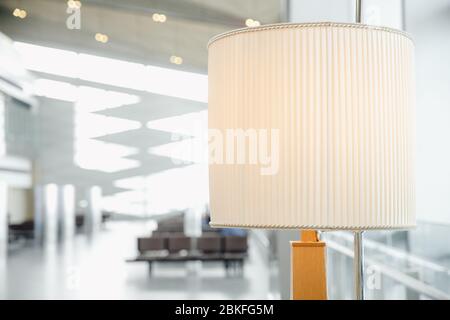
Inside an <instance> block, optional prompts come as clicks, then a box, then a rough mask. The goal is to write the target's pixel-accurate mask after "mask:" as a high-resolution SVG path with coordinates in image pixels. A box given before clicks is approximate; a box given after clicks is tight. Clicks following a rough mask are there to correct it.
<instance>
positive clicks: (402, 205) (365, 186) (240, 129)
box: [208, 1, 415, 299]
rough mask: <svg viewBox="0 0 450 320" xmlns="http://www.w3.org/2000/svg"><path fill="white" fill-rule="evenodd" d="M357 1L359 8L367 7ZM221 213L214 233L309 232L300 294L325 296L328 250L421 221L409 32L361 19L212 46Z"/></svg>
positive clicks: (301, 254) (214, 169)
mask: <svg viewBox="0 0 450 320" xmlns="http://www.w3.org/2000/svg"><path fill="white" fill-rule="evenodd" d="M359 4H360V3H359V1H358V5H359ZM208 48H209V49H208V50H209V62H208V63H209V65H208V79H209V80H208V81H209V107H208V114H209V115H208V117H209V120H208V122H209V129H210V130H209V145H210V164H209V173H210V178H209V179H210V209H211V224H212V226H214V227H231V228H232V227H243V228H267V229H276V228H280V229H285V228H290V229H300V230H302V237H301V241H298V242H293V243H292V248H291V252H292V261H291V263H292V288H293V290H292V292H293V295H292V297H293V298H294V299H325V298H327V295H326V281H325V260H326V259H325V244H324V243H322V242H321V241H320V240H319V238H318V236H317V232H315V231H314V230H327V231H333V230H348V231H353V232H354V234H355V242H354V245H355V260H354V261H355V289H356V290H355V297H356V298H357V299H363V297H364V290H363V288H364V285H363V259H362V258H363V255H362V251H363V250H362V249H363V248H362V232H363V231H365V230H375V229H403V228H408V227H411V226H414V225H415V212H414V211H415V205H414V108H415V101H414V77H413V71H414V66H413V55H414V53H413V50H414V44H413V41H412V40H411V38H410V36H409V35H408V34H406V33H404V32H402V31H399V30H394V29H390V28H385V27H376V26H368V25H363V24H360V23H334V22H321V23H300V24H298V23H290V24H274V25H263V26H259V27H252V28H244V29H238V30H234V31H230V32H227V33H224V34H221V35H218V36H216V37H214V38H213V39H211V41H210V42H209V45H208Z"/></svg>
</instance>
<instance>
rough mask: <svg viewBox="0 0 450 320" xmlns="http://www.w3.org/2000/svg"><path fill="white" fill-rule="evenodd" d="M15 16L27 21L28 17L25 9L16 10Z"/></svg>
mask: <svg viewBox="0 0 450 320" xmlns="http://www.w3.org/2000/svg"><path fill="white" fill-rule="evenodd" d="M13 16H14V17H17V18H20V19H25V18H26V17H27V12H26V11H25V10H23V9H19V8H16V9H14V11H13Z"/></svg>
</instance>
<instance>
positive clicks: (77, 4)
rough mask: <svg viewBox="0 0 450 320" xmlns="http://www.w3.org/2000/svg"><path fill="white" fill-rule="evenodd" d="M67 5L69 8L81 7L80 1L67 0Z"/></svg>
mask: <svg viewBox="0 0 450 320" xmlns="http://www.w3.org/2000/svg"><path fill="white" fill-rule="evenodd" d="M67 7H69V8H70V9H80V8H81V1H78V0H69V1H67Z"/></svg>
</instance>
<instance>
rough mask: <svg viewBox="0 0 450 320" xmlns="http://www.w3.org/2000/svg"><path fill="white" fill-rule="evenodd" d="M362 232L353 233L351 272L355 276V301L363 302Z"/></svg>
mask: <svg viewBox="0 0 450 320" xmlns="http://www.w3.org/2000/svg"><path fill="white" fill-rule="evenodd" d="M363 232H364V231H355V232H354V240H353V248H354V257H353V272H354V274H355V283H354V286H355V299H356V300H364V247H363Z"/></svg>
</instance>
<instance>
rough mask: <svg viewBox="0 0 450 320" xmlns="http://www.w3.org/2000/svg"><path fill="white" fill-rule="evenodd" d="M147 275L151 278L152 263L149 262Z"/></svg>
mask: <svg viewBox="0 0 450 320" xmlns="http://www.w3.org/2000/svg"><path fill="white" fill-rule="evenodd" d="M148 275H149V276H150V277H151V276H152V263H151V262H149V263H148Z"/></svg>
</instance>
